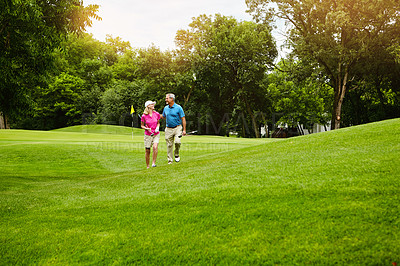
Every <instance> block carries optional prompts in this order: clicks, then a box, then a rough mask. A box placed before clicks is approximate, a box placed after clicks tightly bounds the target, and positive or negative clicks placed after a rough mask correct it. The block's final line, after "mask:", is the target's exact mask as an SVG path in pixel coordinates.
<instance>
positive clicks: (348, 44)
mask: <svg viewBox="0 0 400 266" xmlns="http://www.w3.org/2000/svg"><path fill="white" fill-rule="evenodd" d="M246 2H247V5H248V7H249V12H251V13H252V14H253V15H254V21H237V20H236V19H235V18H233V17H227V16H223V15H220V14H215V15H209V16H207V15H200V16H198V17H196V18H193V21H192V22H191V23H190V24H189V25H188V27H187V29H183V30H179V31H177V33H176V36H175V40H176V45H177V49H175V50H167V51H162V50H161V49H159V48H158V47H157V46H155V45H153V46H150V47H147V48H135V47H132V46H131V44H130V43H129V42H127V41H124V40H122V39H121V38H119V37H112V36H111V35H109V36H108V37H107V38H106V41H105V42H101V41H98V40H96V39H94V38H93V36H91V35H90V34H86V33H84V29H85V27H87V26H90V24H91V20H92V19H100V18H99V17H97V15H96V12H97V9H98V6H96V5H89V6H86V7H85V6H84V5H83V3H82V2H80V1H72V0H62V1H57V2H55V3H53V4H51V5H50V4H49V3H47V2H43V3H42V2H37V1H19V0H7V1H5V2H4V4H3V3H2V5H4V8H2V9H1V10H2V11H0V12H1V14H2V15H1V17H0V21H1V25H2V27H1V29H0V38H1V45H0V46H1V49H2V51H1V55H0V60H1V61H0V62H1V68H2V71H1V74H0V75H1V80H0V92H1V97H0V112H1V116H2V117H3V121H6V123H4V124H7V121H8V124H10V125H11V127H13V128H24V129H45V130H47V129H54V128H60V127H65V126H71V125H77V124H82V123H106V124H117V125H127V126H129V125H130V124H131V122H132V117H131V116H130V114H129V112H130V106H131V105H133V106H134V108H135V110H136V114H139V115H140V114H141V112H142V110H143V103H144V102H145V101H146V100H155V101H157V103H158V104H157V105H156V109H157V110H158V111H162V108H163V106H164V98H165V94H166V93H170V92H172V93H175V95H176V97H177V102H178V103H179V104H181V105H182V106H183V108H184V110H185V113H186V117H187V121H188V122H189V124H188V131H191V130H196V131H197V132H198V133H200V134H217V135H228V134H229V132H232V131H234V132H236V133H237V134H238V135H240V136H244V137H260V127H261V126H263V125H268V126H269V128H273V127H274V125H275V124H276V123H286V124H288V125H289V126H296V125H297V124H299V123H300V124H303V125H305V126H306V127H309V128H312V124H314V123H318V124H327V123H329V122H330V123H331V126H332V128H333V129H335V128H339V127H340V126H350V125H356V124H361V123H367V122H372V121H378V120H382V119H387V118H392V117H398V116H399V114H400V107H399V106H400V105H399V100H400V64H399V63H400V62H399V61H400V46H399V40H400V38H399V36H400V34H399V29H400V27H399V12H398V10H400V9H399V8H398V2H396V1H385V2H379V3H374V2H373V1H360V3H358V1H355V2H351V3H349V2H348V1H344V0H343V1H334V2H333V1H323V2H320V1H298V2H293V1H282V0H280V1H259V0H258V1H251V0H247V1H246ZM361 2H363V3H361ZM271 3H275V4H276V5H275V6H273V7H274V8H271ZM333 3H335V5H334V4H333ZM396 8H397V9H396ZM277 17H280V18H281V19H284V20H287V21H288V24H289V25H291V27H289V29H290V30H289V31H288V37H287V45H289V46H290V47H291V49H292V50H291V51H292V52H291V53H290V54H289V55H288V56H287V57H286V58H285V59H282V60H280V61H279V62H276V60H277V47H276V43H275V40H274V38H273V36H272V34H271V32H272V29H273V27H274V26H273V25H274V24H273V20H274V18H277ZM43 36H46V38H43ZM345 95H346V97H345ZM133 119H134V120H135V123H138V121H137V119H138V118H137V116H134V117H133Z"/></svg>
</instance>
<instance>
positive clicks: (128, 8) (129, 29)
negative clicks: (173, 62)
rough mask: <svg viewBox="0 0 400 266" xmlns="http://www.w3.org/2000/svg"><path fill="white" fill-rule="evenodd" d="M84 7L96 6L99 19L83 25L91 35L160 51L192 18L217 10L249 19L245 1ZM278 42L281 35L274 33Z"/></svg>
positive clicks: (159, 0) (101, 1) (156, 0)
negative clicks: (86, 26) (88, 25)
mask: <svg viewBox="0 0 400 266" xmlns="http://www.w3.org/2000/svg"><path fill="white" fill-rule="evenodd" d="M83 4H84V5H85V6H87V5H89V4H97V5H99V6H100V7H99V12H98V13H97V14H98V15H99V16H100V17H101V18H102V20H101V21H97V20H93V25H92V27H89V28H87V32H88V33H92V34H93V36H94V38H96V39H97V40H99V41H105V38H106V35H107V34H110V35H112V36H113V37H121V38H122V40H123V41H129V42H130V44H131V46H132V47H135V48H147V47H149V46H151V45H152V44H154V45H155V46H156V47H159V48H160V49H161V50H168V49H169V50H172V49H175V48H176V46H175V43H174V39H175V35H176V32H177V31H178V30H179V29H188V28H189V24H190V23H191V21H192V18H193V17H198V16H199V15H201V14H206V15H214V14H216V13H220V14H221V15H224V16H232V17H234V18H236V19H237V20H238V21H244V20H247V21H251V20H252V17H251V15H250V14H248V13H246V10H247V6H246V3H245V0H147V1H143V0H83ZM274 36H276V38H277V42H278V43H279V42H280V41H281V39H282V36H278V35H276V34H274Z"/></svg>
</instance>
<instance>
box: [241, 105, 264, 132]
mask: <svg viewBox="0 0 400 266" xmlns="http://www.w3.org/2000/svg"><path fill="white" fill-rule="evenodd" d="M243 100H244V102H245V104H246V109H247V112H248V113H249V115H250V117H251V122H252V124H253V129H254V132H255V133H256V138H260V132H259V131H258V126H257V122H256V118H255V116H254V114H253V112H252V111H251V109H250V105H249V102H248V101H247V98H246V97H243Z"/></svg>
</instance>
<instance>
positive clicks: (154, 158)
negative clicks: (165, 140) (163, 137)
mask: <svg viewBox="0 0 400 266" xmlns="http://www.w3.org/2000/svg"><path fill="white" fill-rule="evenodd" d="M157 154H158V143H157V142H155V143H154V144H153V165H156V161H157Z"/></svg>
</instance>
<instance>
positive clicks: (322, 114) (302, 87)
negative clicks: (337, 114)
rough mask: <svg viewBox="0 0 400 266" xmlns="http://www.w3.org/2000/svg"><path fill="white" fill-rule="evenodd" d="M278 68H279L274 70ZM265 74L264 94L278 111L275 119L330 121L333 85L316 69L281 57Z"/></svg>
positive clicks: (293, 124) (293, 123)
mask: <svg viewBox="0 0 400 266" xmlns="http://www.w3.org/2000/svg"><path fill="white" fill-rule="evenodd" d="M278 69H279V70H278ZM278 69H276V70H275V71H274V72H272V73H271V74H269V75H268V81H267V82H266V83H267V84H268V87H267V88H266V90H267V95H268V98H269V99H270V100H271V102H272V105H273V110H274V112H276V113H280V116H279V120H278V122H279V123H284V124H288V125H289V126H291V127H296V126H297V125H298V124H302V125H303V126H305V127H306V128H311V127H312V125H313V124H314V123H317V124H321V125H325V124H327V123H328V121H330V110H331V104H332V100H331V99H332V97H333V88H332V87H331V86H329V84H328V81H326V80H324V79H322V77H321V76H320V75H319V73H320V72H319V69H318V68H317V69H314V68H310V67H307V64H306V63H305V62H296V63H294V62H293V61H291V60H283V61H281V62H280V63H279V64H278Z"/></svg>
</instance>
